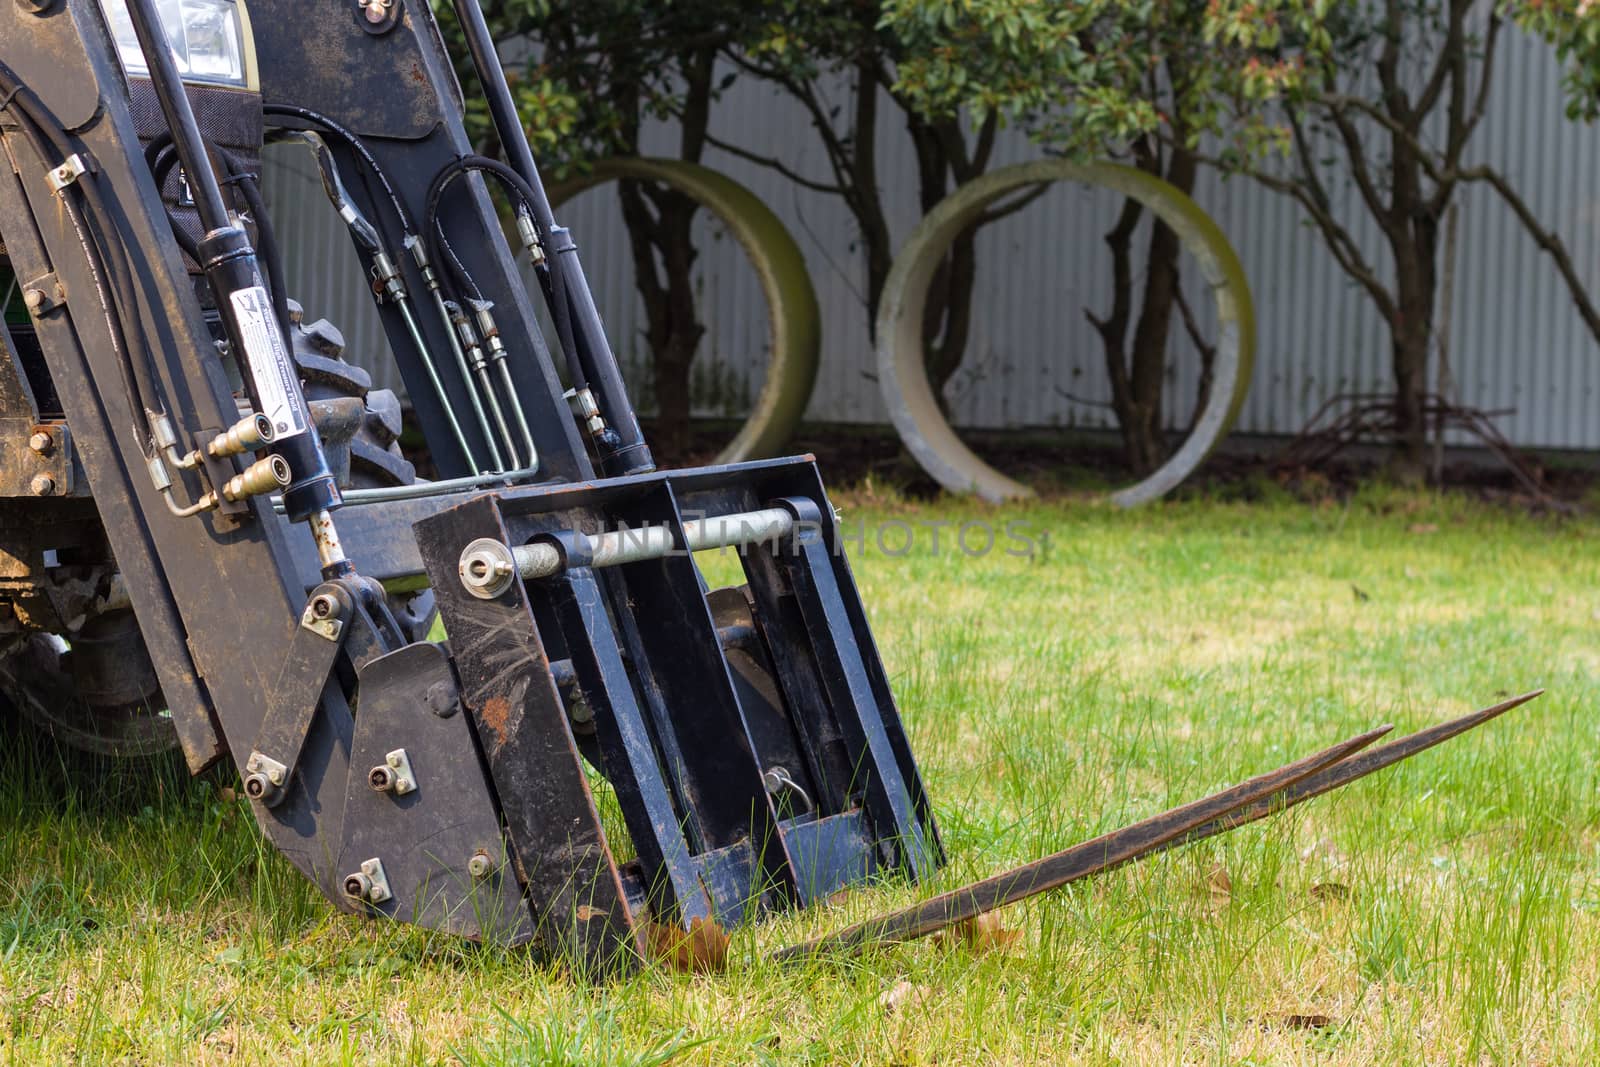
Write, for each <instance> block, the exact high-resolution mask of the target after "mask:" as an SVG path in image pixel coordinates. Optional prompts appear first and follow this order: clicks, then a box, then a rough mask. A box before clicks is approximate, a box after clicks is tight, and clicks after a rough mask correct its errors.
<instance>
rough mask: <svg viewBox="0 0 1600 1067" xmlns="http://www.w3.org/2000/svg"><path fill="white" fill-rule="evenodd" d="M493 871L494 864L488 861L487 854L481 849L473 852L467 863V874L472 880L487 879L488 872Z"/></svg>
mask: <svg viewBox="0 0 1600 1067" xmlns="http://www.w3.org/2000/svg"><path fill="white" fill-rule="evenodd" d="M493 869H494V862H493V861H492V860H490V859H489V854H488V853H487V852H484V851H483V850H482V849H479V850H478V851H477V852H474V853H473V854H472V858H471V859H469V860H468V861H467V873H468V874H470V875H472V877H474V878H487V877H489V872H490V871H491V870H493Z"/></svg>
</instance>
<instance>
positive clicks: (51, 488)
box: [29, 474, 56, 496]
mask: <svg viewBox="0 0 1600 1067" xmlns="http://www.w3.org/2000/svg"><path fill="white" fill-rule="evenodd" d="M29 488H30V489H32V490H33V495H34V496H49V495H51V494H52V493H54V492H55V491H56V480H55V479H54V478H52V477H50V476H49V475H48V474H36V475H34V477H33V481H32V482H30V483H29Z"/></svg>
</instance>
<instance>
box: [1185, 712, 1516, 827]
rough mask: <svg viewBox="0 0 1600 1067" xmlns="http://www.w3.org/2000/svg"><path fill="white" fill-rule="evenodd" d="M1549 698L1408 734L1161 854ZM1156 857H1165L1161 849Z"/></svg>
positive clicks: (1240, 809) (1329, 789) (1245, 807)
mask: <svg viewBox="0 0 1600 1067" xmlns="http://www.w3.org/2000/svg"><path fill="white" fill-rule="evenodd" d="M1542 695H1544V690H1543V689H1535V690H1534V691H1533V692H1531V693H1524V694H1522V695H1521V696H1519V697H1512V698H1511V699H1510V700H1506V701H1502V702H1501V703H1499V704H1496V705H1494V706H1493V707H1488V708H1482V709H1480V710H1478V711H1474V712H1471V713H1469V714H1466V715H1463V716H1461V717H1460V718H1457V719H1451V720H1450V721H1449V722H1442V723H1439V724H1438V725H1437V726H1430V727H1428V728H1427V729H1426V730H1418V731H1417V732H1416V733H1414V734H1407V735H1406V736H1405V737H1402V738H1400V739H1398V740H1396V741H1391V742H1389V743H1388V744H1387V745H1381V746H1379V747H1378V748H1374V749H1370V750H1369V751H1366V752H1363V753H1361V754H1360V755H1356V756H1351V757H1348V758H1346V759H1344V760H1342V761H1340V762H1339V763H1335V764H1334V765H1333V766H1331V767H1326V768H1324V769H1322V770H1321V771H1318V772H1317V773H1315V774H1313V775H1311V776H1309V777H1307V778H1304V779H1302V780H1301V781H1299V782H1297V783H1295V784H1293V785H1291V786H1289V787H1287V788H1285V789H1283V790H1281V791H1279V792H1277V793H1274V794H1273V795H1272V796H1269V797H1264V798H1262V799H1260V800H1256V801H1253V802H1252V803H1249V804H1245V805H1242V806H1240V807H1238V808H1235V809H1234V810H1233V811H1230V812H1229V813H1228V814H1226V815H1224V816H1222V817H1221V818H1218V819H1213V820H1212V821H1210V822H1208V823H1206V824H1205V825H1204V826H1197V827H1195V828H1194V829H1193V830H1190V831H1189V832H1188V833H1186V834H1183V835H1182V836H1180V837H1177V838H1174V839H1173V840H1171V841H1168V842H1167V843H1166V844H1164V845H1162V846H1161V849H1168V848H1177V847H1178V846H1180V845H1187V844H1189V843H1190V842H1192V841H1202V840H1204V839H1205V838H1208V837H1215V836H1216V835H1217V834H1224V833H1227V832H1228V831H1229V830H1236V829H1238V828H1239V827H1241V826H1245V825H1247V824H1249V823H1253V822H1255V821H1256V820H1258V819H1264V818H1266V817H1267V816H1268V815H1274V814H1277V813H1278V812H1280V811H1286V810H1288V809H1289V808H1292V807H1294V806H1295V805H1296V804H1304V803H1305V802H1306V801H1308V800H1311V799H1312V798H1314V797H1320V796H1322V794H1324V793H1331V792H1332V791H1333V790H1335V789H1338V788H1339V787H1341V786H1345V785H1349V784H1350V783H1351V782H1353V781H1355V780H1356V779H1358V778H1365V777H1366V776H1367V775H1369V774H1371V773H1373V772H1374V771H1381V770H1383V769H1384V768H1385V767H1392V766H1394V765H1395V764H1396V763H1399V762H1400V761H1401V760H1404V759H1409V758H1410V757H1412V756H1415V755H1416V754H1417V753H1418V752H1423V751H1426V750H1427V749H1430V748H1432V747H1433V746H1435V745H1437V744H1441V743H1443V742H1445V741H1448V740H1450V739H1451V738H1452V737H1458V736H1460V735H1461V734H1464V733H1466V732H1467V731H1468V730H1471V729H1473V728H1474V727H1478V726H1482V725H1483V724H1484V723H1486V722H1488V721H1489V720H1491V719H1495V718H1499V717H1500V716H1501V715H1504V714H1505V713H1506V712H1508V711H1510V710H1511V709H1512V708H1517V707H1521V706H1522V705H1524V704H1526V703H1527V702H1528V701H1530V700H1533V699H1535V698H1537V697H1540V696H1542ZM1156 851H1160V849H1157V850H1156Z"/></svg>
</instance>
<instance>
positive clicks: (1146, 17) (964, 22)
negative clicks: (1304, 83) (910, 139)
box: [884, 0, 1295, 475]
mask: <svg viewBox="0 0 1600 1067" xmlns="http://www.w3.org/2000/svg"><path fill="white" fill-rule="evenodd" d="M1213 8H1214V5H1213V7H1208V6H1207V5H1200V4H1193V3H1182V2H1178V3H1106V2H1096V0H1090V2H1082V0H1078V2H1065V3H1058V4H1038V3H1032V2H1029V0H983V2H978V3H969V2H962V0H889V3H888V4H887V5H886V6H885V16H884V20H885V23H886V24H888V25H891V26H893V27H894V28H895V30H896V32H897V33H898V35H899V37H900V39H901V41H902V43H903V45H904V47H905V49H906V50H907V52H908V58H907V59H906V60H905V61H904V62H902V63H901V64H900V67H899V83H898V85H897V87H896V89H897V92H898V93H900V94H901V95H902V96H903V97H905V98H907V99H909V100H911V101H913V102H914V103H915V104H916V106H918V107H919V108H920V109H921V110H923V111H924V112H926V113H928V114H930V115H935V116H942V115H951V114H953V113H954V112H955V111H956V110H957V109H958V108H962V107H965V108H968V109H970V110H971V111H973V112H975V113H976V114H978V115H981V116H984V121H986V122H993V121H994V119H995V117H996V116H1003V117H1005V118H1008V119H1011V120H1014V121H1020V122H1022V123H1023V124H1024V125H1026V126H1027V127H1028V128H1029V129H1030V131H1031V133H1032V134H1033V136H1034V137H1035V138H1036V139H1037V140H1039V141H1041V142H1042V143H1044V144H1046V145H1047V146H1048V147H1049V148H1050V149H1051V150H1054V151H1061V152H1067V153H1070V154H1073V155H1080V156H1087V157H1091V158H1094V157H1103V156H1111V157H1116V158H1122V159H1125V160H1126V161H1127V162H1129V163H1130V164H1131V165H1133V166H1136V167H1138V168H1139V169H1140V170H1143V171H1145V172H1146V173H1149V174H1152V175H1155V176H1156V177H1159V178H1162V179H1164V180H1166V181H1167V182H1169V183H1171V184H1172V185H1173V186H1175V187H1176V188H1178V189H1179V190H1180V191H1182V192H1184V193H1192V192H1193V190H1194V186H1195V182H1196V180H1197V177H1198V174H1199V170H1200V156H1199V153H1198V151H1197V148H1196V145H1197V143H1198V140H1199V137H1200V135H1201V134H1203V133H1210V132H1214V131H1215V130H1216V129H1217V128H1218V124H1219V118H1220V116H1221V114H1222V112H1223V110H1224V102H1225V101H1235V100H1259V99H1261V98H1263V97H1266V96H1270V95H1273V94H1276V93H1279V92H1281V91H1282V89H1283V87H1284V86H1285V85H1287V84H1289V83H1291V82H1292V81H1293V78H1294V75H1295V71H1294V70H1293V68H1291V67H1289V66H1288V65H1286V64H1282V63H1272V62H1265V61H1263V59H1262V57H1261V55H1260V54H1259V49H1257V48H1256V47H1254V46H1253V45H1252V46H1247V47H1245V48H1242V49H1241V48H1238V47H1236V46H1229V47H1220V46H1219V44H1218V42H1217V41H1216V40H1215V39H1214V35H1213V34H1211V33H1210V32H1209V31H1210V30H1211V28H1212V18H1213ZM1230 53H1234V54H1230ZM1235 110H1241V109H1235ZM1233 132H1234V134H1235V136H1237V137H1238V139H1239V142H1240V143H1241V144H1242V145H1248V146H1251V147H1252V150H1254V146H1256V145H1258V144H1260V143H1261V142H1262V141H1264V140H1267V139H1269V138H1270V130H1267V129H1266V128H1265V127H1264V126H1262V124H1260V123H1259V122H1256V121H1251V122H1249V123H1243V124H1240V125H1239V127H1238V128H1237V130H1235V131H1233ZM1144 214H1145V209H1144V208H1143V207H1142V205H1140V204H1139V202H1138V201H1136V200H1133V199H1128V200H1126V201H1124V204H1123V207H1122V210H1121V212H1120V213H1119V215H1118V216H1117V219H1116V222H1115V224H1114V225H1113V226H1112V227H1111V229H1110V230H1109V231H1108V232H1107V233H1106V235H1105V241H1106V245H1107V247H1108V248H1109V250H1110V253H1111V261H1112V276H1113V280H1114V284H1113V290H1112V302H1111V306H1110V307H1109V308H1107V309H1105V310H1104V311H1103V312H1101V313H1096V311H1094V310H1092V309H1089V308H1085V309H1084V314H1085V315H1086V316H1087V317H1088V319H1089V320H1090V322H1091V323H1092V324H1093V325H1094V328H1095V330H1096V332H1097V333H1098V335H1099V337H1100V340H1101V346H1102V349H1103V352H1104V359H1105V365H1106V371H1107V376H1108V379H1109V381H1110V383H1111V408H1112V411H1113V413H1114V414H1115V416H1116V419H1117V425H1118V428H1119V430H1120V432H1121V436H1122V442H1123V452H1124V457H1125V459H1126V461H1127V463H1128V466H1129V467H1130V468H1131V469H1132V470H1133V471H1134V472H1135V473H1136V474H1141V475H1142V474H1146V473H1149V472H1150V471H1151V470H1153V469H1155V468H1156V467H1157V466H1159V465H1160V464H1161V462H1162V461H1163V460H1164V459H1165V458H1166V456H1165V453H1166V447H1165V441H1164V435H1163V432H1162V427H1163V409H1164V405H1165V398H1164V395H1163V394H1164V391H1165V383H1166V354H1167V345H1168V338H1169V335H1170V334H1171V331H1172V327H1173V323H1174V317H1175V316H1176V317H1177V318H1178V319H1179V320H1180V321H1182V323H1183V324H1184V327H1185V329H1186V330H1187V331H1188V332H1189V334H1190V335H1191V337H1192V339H1193V340H1194V342H1195V344H1196V347H1197V348H1198V349H1199V351H1200V354H1201V359H1202V361H1203V362H1204V364H1205V366H1203V368H1202V374H1201V381H1202V390H1203V389H1204V383H1206V382H1208V381H1209V373H1208V372H1209V360H1210V359H1211V356H1212V353H1213V349H1212V348H1211V346H1209V345H1208V344H1207V343H1206V341H1205V339H1204V338H1203V337H1201V336H1200V335H1199V332H1198V329H1197V327H1196V323H1195V319H1194V316H1193V314H1192V312H1191V310H1190V308H1189V307H1188V305H1187V303H1186V301H1185V299H1184V295H1183V290H1182V287H1181V277H1180V270H1179V267H1180V252H1181V248H1180V243H1179V240H1178V237H1177V235H1176V234H1175V233H1174V232H1173V231H1172V230H1171V228H1170V227H1168V226H1167V225H1166V224H1165V223H1163V222H1162V221H1161V220H1160V219H1152V221H1151V225H1150V228H1149V233H1148V236H1147V237H1146V239H1145V241H1146V245H1145V254H1144V258H1143V262H1144V275H1143V278H1142V283H1143V284H1142V286H1141V285H1137V284H1136V279H1135V277H1134V270H1133V263H1134V240H1135V237H1136V235H1137V234H1138V232H1139V225H1140V222H1141V220H1142V218H1143V216H1144ZM1200 401H1201V403H1202V404H1203V402H1204V394H1203V392H1202V396H1201V398H1200Z"/></svg>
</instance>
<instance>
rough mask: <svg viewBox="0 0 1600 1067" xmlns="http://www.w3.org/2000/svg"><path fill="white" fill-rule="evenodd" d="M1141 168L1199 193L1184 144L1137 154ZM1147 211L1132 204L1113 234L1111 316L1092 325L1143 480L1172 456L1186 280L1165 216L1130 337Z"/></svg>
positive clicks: (1154, 236)
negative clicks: (1168, 418)
mask: <svg viewBox="0 0 1600 1067" xmlns="http://www.w3.org/2000/svg"><path fill="white" fill-rule="evenodd" d="M1135 162H1136V164H1137V165H1138V167H1139V169H1141V170H1143V171H1145V172H1147V173H1150V174H1154V175H1155V176H1157V177H1164V178H1165V179H1166V180H1167V181H1168V182H1170V183H1172V184H1173V185H1174V186H1176V187H1177V188H1178V189H1180V190H1181V191H1183V192H1184V193H1190V192H1193V191H1194V183H1195V177H1196V175H1197V173H1198V170H1199V161H1198V160H1197V159H1196V158H1195V156H1194V155H1193V154H1192V153H1190V152H1188V151H1187V150H1185V149H1183V148H1181V147H1179V148H1174V149H1172V150H1171V151H1170V154H1169V155H1168V157H1167V159H1166V160H1165V161H1163V160H1162V159H1161V157H1160V154H1159V153H1157V152H1154V151H1150V150H1141V151H1137V152H1136V153H1135ZM1142 214H1143V211H1142V209H1141V208H1140V207H1139V204H1138V203H1137V201H1133V200H1129V201H1127V202H1126V203H1125V204H1124V207H1123V211H1122V215H1121V217H1120V218H1119V219H1118V221H1117V225H1116V226H1115V227H1113V228H1112V230H1111V231H1110V232H1109V233H1107V234H1106V244H1107V245H1108V246H1109V247H1110V249H1111V255H1112V279H1113V297H1112V308H1111V311H1110V312H1109V313H1108V314H1107V316H1106V317H1105V318H1104V319H1100V318H1096V317H1095V316H1093V315H1092V314H1091V315H1090V316H1089V319H1090V321H1091V322H1092V323H1093V324H1094V326H1095V329H1096V330H1097V331H1098V332H1099V334H1100V340H1101V345H1102V347H1103V348H1104V350H1105V359H1106V370H1107V373H1108V376H1109V377H1110V379H1111V408H1112V411H1113V413H1114V414H1115V415H1116V417H1117V429H1118V431H1119V433H1120V435H1121V437H1122V451H1123V458H1124V460H1125V461H1126V462H1127V464H1128V467H1129V469H1130V470H1132V471H1133V473H1134V474H1135V475H1138V476H1140V477H1143V476H1144V475H1146V474H1149V473H1150V472H1151V471H1153V470H1155V469H1156V468H1157V467H1159V466H1160V465H1161V463H1162V462H1163V461H1164V460H1165V459H1166V442H1165V440H1164V435H1163V433H1162V418H1161V414H1162V411H1163V407H1164V403H1163V402H1164V395H1163V394H1164V391H1165V386H1166V371H1167V339H1168V337H1169V335H1170V334H1171V331H1172V314H1173V309H1174V308H1175V307H1176V304H1177V300H1178V293H1179V285H1180V284H1181V282H1182V278H1181V273H1180V269H1179V257H1180V256H1181V254H1182V252H1183V245H1182V243H1181V242H1180V241H1179V240H1178V235H1177V234H1176V233H1174V232H1173V230H1172V228H1171V227H1169V226H1168V225H1167V224H1166V223H1164V222H1162V221H1161V220H1160V219H1159V218H1157V219H1153V220H1152V222H1151V226H1150V241H1149V245H1148V248H1147V255H1146V258H1145V279H1144V291H1143V293H1142V294H1141V295H1140V300H1139V313H1138V317H1137V319H1136V320H1133V321H1132V323H1131V324H1132V326H1133V338H1132V342H1131V343H1130V342H1129V340H1128V336H1127V334H1128V326H1129V325H1130V319H1132V308H1133V289H1134V284H1135V282H1134V277H1133V270H1132V265H1131V259H1132V256H1131V248H1132V244H1133V237H1134V232H1135V230H1136V229H1137V227H1138V223H1139V219H1140V218H1141V216H1142Z"/></svg>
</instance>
